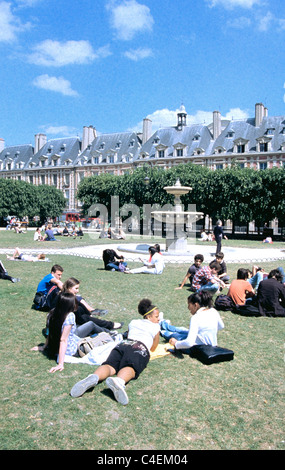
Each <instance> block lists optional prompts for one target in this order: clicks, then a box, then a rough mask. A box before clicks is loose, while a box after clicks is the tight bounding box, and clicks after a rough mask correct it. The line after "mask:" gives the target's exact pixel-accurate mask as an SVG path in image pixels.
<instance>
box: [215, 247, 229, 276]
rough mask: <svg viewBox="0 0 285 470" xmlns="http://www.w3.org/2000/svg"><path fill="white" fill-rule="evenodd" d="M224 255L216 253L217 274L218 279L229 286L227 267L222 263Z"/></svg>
mask: <svg viewBox="0 0 285 470" xmlns="http://www.w3.org/2000/svg"><path fill="white" fill-rule="evenodd" d="M224 257H225V255H224V253H222V252H221V251H219V252H218V253H216V261H217V262H218V263H220V271H219V272H218V277H219V278H220V279H221V280H222V281H223V282H224V283H225V284H229V281H230V276H229V275H228V273H227V265H226V263H225V261H224Z"/></svg>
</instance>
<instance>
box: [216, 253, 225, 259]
mask: <svg viewBox="0 0 285 470" xmlns="http://www.w3.org/2000/svg"><path fill="white" fill-rule="evenodd" d="M224 256H225V255H224V253H222V252H221V251H219V253H216V258H219V259H224Z"/></svg>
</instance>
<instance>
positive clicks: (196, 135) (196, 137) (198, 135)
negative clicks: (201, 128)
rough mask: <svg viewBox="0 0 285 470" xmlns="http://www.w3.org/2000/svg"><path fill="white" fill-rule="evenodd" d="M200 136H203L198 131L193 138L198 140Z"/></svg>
mask: <svg viewBox="0 0 285 470" xmlns="http://www.w3.org/2000/svg"><path fill="white" fill-rule="evenodd" d="M200 137H201V136H200V134H199V133H198V132H197V134H195V135H194V137H193V140H194V141H197V140H199V139H200Z"/></svg>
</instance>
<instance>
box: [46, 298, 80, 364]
mask: <svg viewBox="0 0 285 470" xmlns="http://www.w3.org/2000/svg"><path fill="white" fill-rule="evenodd" d="M76 308H77V306H76V298H75V296H74V295H73V294H71V293H69V292H60V293H59V294H58V297H57V301H56V306H55V308H53V309H52V310H51V311H50V313H49V316H48V328H49V334H48V349H47V351H48V356H49V357H50V358H54V357H55V356H56V354H58V352H59V343H60V338H61V330H62V325H63V323H64V321H65V319H66V317H67V315H68V314H69V313H70V312H74V311H76Z"/></svg>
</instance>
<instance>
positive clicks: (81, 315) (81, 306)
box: [46, 277, 123, 333]
mask: <svg viewBox="0 0 285 470" xmlns="http://www.w3.org/2000/svg"><path fill="white" fill-rule="evenodd" d="M79 285H80V281H78V280H77V279H76V278H74V277H70V278H68V279H67V280H66V281H65V282H64V284H63V286H62V292H69V293H71V294H73V295H75V297H76V300H77V304H76V309H75V311H74V314H75V318H76V324H77V325H83V324H84V323H87V322H89V321H92V322H93V323H95V325H97V327H98V329H97V332H98V333H100V332H102V331H105V332H107V333H110V330H118V329H120V328H122V326H123V323H119V322H112V321H107V320H102V319H101V318H97V317H96V316H95V315H98V316H99V315H102V316H103V315H104V314H107V313H108V311H107V310H99V309H94V308H93V307H91V305H89V304H88V303H87V302H86V300H85V299H83V297H81V295H79ZM59 293H60V289H59V288H58V287H56V286H55V287H53V288H52V289H51V290H50V291H49V292H48V295H47V299H46V303H47V306H48V307H49V309H52V308H54V307H55V306H56V302H57V298H58V295H59Z"/></svg>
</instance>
